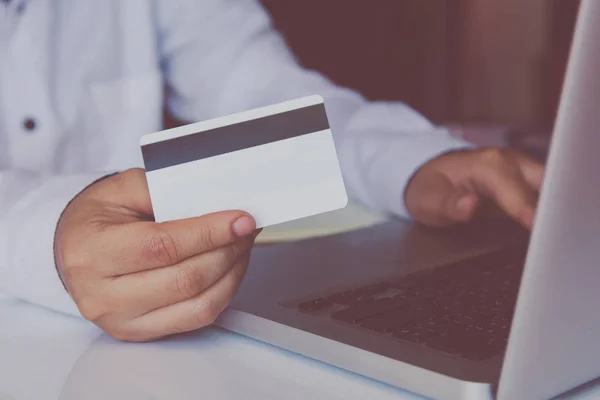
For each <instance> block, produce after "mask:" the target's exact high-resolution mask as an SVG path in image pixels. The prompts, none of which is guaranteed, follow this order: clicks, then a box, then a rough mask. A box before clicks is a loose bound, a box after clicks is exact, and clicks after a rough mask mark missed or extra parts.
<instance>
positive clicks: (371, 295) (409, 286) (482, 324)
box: [298, 250, 525, 360]
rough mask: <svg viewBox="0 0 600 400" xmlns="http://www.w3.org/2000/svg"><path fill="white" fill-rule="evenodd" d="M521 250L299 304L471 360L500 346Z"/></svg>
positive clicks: (301, 307)
mask: <svg viewBox="0 0 600 400" xmlns="http://www.w3.org/2000/svg"><path fill="white" fill-rule="evenodd" d="M524 256H525V252H524V250H519V251H506V250H505V251H502V252H495V253H488V254H485V255H483V256H478V257H475V258H472V259H469V260H465V261H460V262H458V263H455V264H450V265H446V266H443V267H439V268H435V269H431V270H429V271H425V272H419V273H416V274H412V275H407V276H403V277H401V278H390V279H388V280H385V281H381V282H376V283H372V284H369V285H365V286H361V287H355V288H351V289H346V290H344V291H340V292H336V293H332V294H328V295H325V296H321V297H316V298H313V299H311V300H308V301H303V302H301V303H300V304H299V305H298V309H299V310H300V311H302V312H305V313H311V314H314V315H316V316H321V317H323V316H325V317H327V318H332V319H334V320H337V321H339V322H342V323H345V324H350V325H353V326H358V327H361V328H362V329H368V330H370V331H372V332H375V333H378V334H381V335H391V336H393V337H395V338H397V339H399V340H402V341H406V342H411V343H415V344H420V345H423V346H427V347H430V348H433V349H436V350H440V351H443V352H445V353H447V354H451V355H457V356H461V357H464V358H467V359H471V360H484V359H487V358H490V357H493V356H495V355H497V354H500V353H502V352H503V351H504V350H505V348H506V343H507V340H508V334H509V332H510V323H511V319H512V315H513V311H514V306H515V303H516V298H517V291H518V288H519V282H520V278H521V272H522V266H523V262H524Z"/></svg>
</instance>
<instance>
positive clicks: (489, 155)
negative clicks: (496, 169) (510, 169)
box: [481, 148, 508, 165]
mask: <svg viewBox="0 0 600 400" xmlns="http://www.w3.org/2000/svg"><path fill="white" fill-rule="evenodd" d="M481 158H482V160H483V161H485V162H486V163H489V164H491V165H499V164H503V163H505V162H506V161H507V159H508V155H507V154H506V152H505V151H504V150H502V149H499V148H490V149H485V150H482V151H481Z"/></svg>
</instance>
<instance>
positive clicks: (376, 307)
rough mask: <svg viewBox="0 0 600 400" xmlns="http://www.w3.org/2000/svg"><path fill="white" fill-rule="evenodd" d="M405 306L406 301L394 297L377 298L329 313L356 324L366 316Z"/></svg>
mask: <svg viewBox="0 0 600 400" xmlns="http://www.w3.org/2000/svg"><path fill="white" fill-rule="evenodd" d="M407 306H408V303H407V302H406V300H404V299H401V298H400V299H397V298H394V297H391V298H384V299H378V300H374V299H372V300H364V301H361V302H358V303H356V304H354V305H353V306H352V307H349V308H346V309H344V310H340V311H336V312H334V313H333V314H331V318H333V319H335V320H338V321H344V322H348V323H350V324H358V323H360V322H362V321H363V320H365V319H367V318H368V317H373V316H376V315H379V314H382V313H384V312H386V311H391V310H395V309H398V308H405V307H407Z"/></svg>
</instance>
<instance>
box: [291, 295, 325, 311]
mask: <svg viewBox="0 0 600 400" xmlns="http://www.w3.org/2000/svg"><path fill="white" fill-rule="evenodd" d="M331 305H333V303H332V302H331V301H329V300H327V299H324V298H318V299H314V300H310V301H305V302H304V303H300V304H299V305H298V308H299V309H300V311H304V312H314V311H320V310H323V309H325V308H328V307H330V306H331Z"/></svg>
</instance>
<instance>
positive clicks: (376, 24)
mask: <svg viewBox="0 0 600 400" xmlns="http://www.w3.org/2000/svg"><path fill="white" fill-rule="evenodd" d="M262 3H263V4H264V6H265V7H266V8H267V9H268V10H269V12H270V13H271V14H272V16H273V20H274V23H275V26H276V27H277V28H278V29H279V30H280V31H281V32H282V33H283V35H284V36H285V38H286V40H287V42H288V44H289V45H290V47H291V48H292V49H293V51H294V52H295V53H296V55H297V56H298V57H299V59H300V60H301V62H302V64H303V65H304V66H306V67H308V68H311V69H316V70H319V71H321V72H323V73H324V74H325V75H327V76H328V77H329V78H330V79H332V80H333V81H335V82H336V83H338V84H341V85H344V86H348V87H352V88H355V89H358V90H359V91H360V92H361V93H362V94H363V95H365V96H366V97H367V98H369V99H378V100H402V101H404V102H406V103H408V104H409V105H411V106H412V107H414V108H416V109H417V110H419V111H420V112H422V113H424V114H425V115H426V116H427V117H429V118H430V119H432V120H434V121H435V122H437V123H448V122H452V123H474V122H476V123H478V124H482V123H483V124H492V125H498V124H500V125H508V126H514V127H519V128H525V129H529V130H537V131H549V130H551V126H552V124H553V121H554V117H555V109H556V105H557V101H558V97H559V93H560V88H561V85H562V77H563V73H564V67H565V63H566V58H567V55H568V51H569V44H570V40H571V36H572V30H573V25H574V20H575V16H576V11H577V8H578V3H579V2H578V1H577V0H525V1H523V0H502V1H498V0H418V1H417V0H369V1H364V0H302V1H299V0H298V1H292V0H262Z"/></svg>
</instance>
